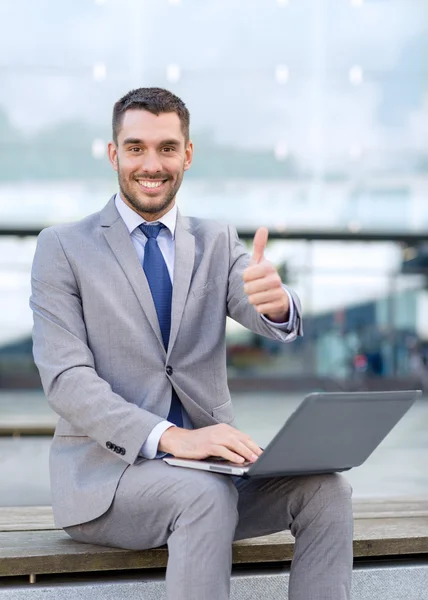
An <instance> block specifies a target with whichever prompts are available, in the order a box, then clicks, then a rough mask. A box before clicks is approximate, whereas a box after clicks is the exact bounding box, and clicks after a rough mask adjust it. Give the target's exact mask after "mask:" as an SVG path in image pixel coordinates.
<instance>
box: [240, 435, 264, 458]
mask: <svg viewBox="0 0 428 600" xmlns="http://www.w3.org/2000/svg"><path fill="white" fill-rule="evenodd" d="M244 443H245V445H246V446H248V448H249V449H250V450H251V451H252V452H254V454H256V455H257V456H261V454H263V450H262V449H261V448H260V446H258V445H257V444H256V442H254V441H253V440H252V439H251V438H247V439H246V440H245V442H244Z"/></svg>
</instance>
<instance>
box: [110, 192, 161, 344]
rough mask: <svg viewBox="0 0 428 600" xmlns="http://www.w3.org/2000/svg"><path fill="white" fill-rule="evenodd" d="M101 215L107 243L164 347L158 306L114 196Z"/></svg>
mask: <svg viewBox="0 0 428 600" xmlns="http://www.w3.org/2000/svg"><path fill="white" fill-rule="evenodd" d="M100 217H101V227H102V228H103V233H104V236H105V238H106V240H107V243H108V244H109V246H110V248H111V249H112V252H113V254H114V255H115V257H116V259H117V261H118V262H119V264H120V266H121V267H122V269H123V271H124V273H125V275H126V277H127V278H128V281H129V283H130V284H131V286H132V288H133V290H134V292H135V295H136V296H137V298H138V300H139V302H140V304H141V307H142V309H143V310H144V312H145V314H146V316H147V318H148V321H149V323H150V325H151V326H152V328H153V331H154V333H155V334H156V337H157V338H158V340H159V342H160V344H161V346H162V348H164V345H163V341H162V335H161V331H160V327H159V321H158V317H157V314H156V308H155V305H154V302H153V298H152V294H151V292H150V288H149V284H148V282H147V279H146V276H145V274H144V271H143V267H142V265H141V264H140V261H139V260H138V256H137V253H136V251H135V248H134V246H133V244H132V241H131V237H130V235H129V231H128V229H127V228H126V225H125V223H124V222H123V220H122V218H121V217H120V215H119V213H118V212H117V209H116V206H115V203H114V196H113V198H111V200H110V202H109V203H108V204H107V206H106V207H105V208H104V209H103V210H102V211H101V213H100Z"/></svg>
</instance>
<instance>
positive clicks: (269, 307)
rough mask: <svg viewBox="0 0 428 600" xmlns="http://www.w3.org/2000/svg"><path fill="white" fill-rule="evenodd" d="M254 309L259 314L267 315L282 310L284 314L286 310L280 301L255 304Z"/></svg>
mask: <svg viewBox="0 0 428 600" xmlns="http://www.w3.org/2000/svg"><path fill="white" fill-rule="evenodd" d="M254 308H255V309H256V311H257V312H258V313H260V314H261V315H269V314H273V313H277V312H279V311H282V312H283V313H284V315H285V313H286V312H287V311H286V310H285V309H284V308H283V306H282V304H281V303H280V302H268V303H266V304H257V305H255V306H254Z"/></svg>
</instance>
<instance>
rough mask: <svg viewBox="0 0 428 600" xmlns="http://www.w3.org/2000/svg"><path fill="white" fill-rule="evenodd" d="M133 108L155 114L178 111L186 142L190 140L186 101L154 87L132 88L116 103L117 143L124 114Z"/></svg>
mask: <svg viewBox="0 0 428 600" xmlns="http://www.w3.org/2000/svg"><path fill="white" fill-rule="evenodd" d="M132 108H134V109H135V108H137V109H141V110H147V111H149V112H151V113H153V114H154V115H159V114H160V113H168V112H175V113H177V115H178V117H179V119H180V122H181V130H182V132H183V134H184V137H185V139H186V142H187V141H188V140H189V125H190V113H189V111H188V109H187V107H186V105H185V104H184V102H183V101H182V100H181V99H180V98H179V97H178V96H175V95H174V94H173V93H171V92H169V91H168V90H164V89H162V88H155V87H152V88H138V89H136V90H131V91H130V92H128V93H127V94H126V95H125V96H123V98H121V99H120V100H118V101H117V102H116V104H115V105H114V108H113V123H112V125H113V141H114V143H115V144H117V138H118V135H119V131H120V128H121V125H122V119H123V115H124V114H125V112H126V111H127V110H130V109H132Z"/></svg>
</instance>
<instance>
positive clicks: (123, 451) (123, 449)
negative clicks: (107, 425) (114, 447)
mask: <svg viewBox="0 0 428 600" xmlns="http://www.w3.org/2000/svg"><path fill="white" fill-rule="evenodd" d="M120 453H121V455H122V456H125V454H126V450H125V448H121V449H120Z"/></svg>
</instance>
